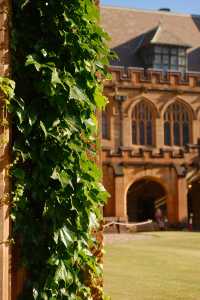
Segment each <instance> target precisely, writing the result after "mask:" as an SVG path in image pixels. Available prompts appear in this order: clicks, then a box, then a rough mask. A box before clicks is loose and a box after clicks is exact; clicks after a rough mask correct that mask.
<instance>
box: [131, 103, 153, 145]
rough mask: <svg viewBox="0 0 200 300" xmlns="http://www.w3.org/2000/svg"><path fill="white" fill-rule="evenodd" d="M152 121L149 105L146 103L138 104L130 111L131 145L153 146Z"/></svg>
mask: <svg viewBox="0 0 200 300" xmlns="http://www.w3.org/2000/svg"><path fill="white" fill-rule="evenodd" d="M153 132H154V119H153V112H152V108H151V105H149V104H148V103H147V102H146V101H141V102H139V103H138V104H137V105H136V106H135V107H134V109H133V111H132V144H135V145H148V146H152V145H153V144H154V137H153Z"/></svg>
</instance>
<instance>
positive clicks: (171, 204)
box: [167, 195, 178, 224]
mask: <svg viewBox="0 0 200 300" xmlns="http://www.w3.org/2000/svg"><path fill="white" fill-rule="evenodd" d="M167 216H168V221H169V224H176V223H177V222H178V218H177V198H176V196H174V195H169V196H168V199H167Z"/></svg>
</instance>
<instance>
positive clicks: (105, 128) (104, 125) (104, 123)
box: [102, 109, 110, 140]
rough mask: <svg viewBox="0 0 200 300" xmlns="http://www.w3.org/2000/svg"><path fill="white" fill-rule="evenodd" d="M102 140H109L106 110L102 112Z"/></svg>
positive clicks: (108, 123)
mask: <svg viewBox="0 0 200 300" xmlns="http://www.w3.org/2000/svg"><path fill="white" fill-rule="evenodd" d="M102 138H103V139H105V140H109V139H110V122H109V115H108V111H107V109H106V110H105V111H103V112H102Z"/></svg>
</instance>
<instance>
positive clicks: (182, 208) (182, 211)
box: [177, 177, 188, 224]
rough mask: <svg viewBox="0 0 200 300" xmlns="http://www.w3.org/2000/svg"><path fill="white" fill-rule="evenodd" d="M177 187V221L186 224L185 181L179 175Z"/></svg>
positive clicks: (186, 201)
mask: <svg viewBox="0 0 200 300" xmlns="http://www.w3.org/2000/svg"><path fill="white" fill-rule="evenodd" d="M177 185H178V187H177V189H178V222H179V223H182V224H186V223H187V221H188V200H187V192H188V190H187V181H186V179H185V177H179V178H178V182H177Z"/></svg>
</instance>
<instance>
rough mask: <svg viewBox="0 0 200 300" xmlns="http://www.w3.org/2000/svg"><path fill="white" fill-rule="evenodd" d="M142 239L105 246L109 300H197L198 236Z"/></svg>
mask: <svg viewBox="0 0 200 300" xmlns="http://www.w3.org/2000/svg"><path fill="white" fill-rule="evenodd" d="M142 236H144V234H143V235H142ZM145 236H146V237H147V238H143V239H136V240H131V239H130V240H129V241H123V239H122V241H120V242H119V241H118V242H116V241H115V242H113V243H112V244H107V245H106V247H105V248H106V254H105V258H104V285H105V292H106V293H107V294H108V295H110V296H111V299H112V300H200V233H189V232H161V233H158V232H155V233H147V234H145Z"/></svg>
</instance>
